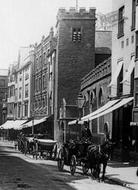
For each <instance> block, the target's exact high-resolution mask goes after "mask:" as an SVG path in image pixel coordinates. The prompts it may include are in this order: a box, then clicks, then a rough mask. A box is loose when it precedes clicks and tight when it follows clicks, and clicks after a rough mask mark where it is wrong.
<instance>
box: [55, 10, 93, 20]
mask: <svg viewBox="0 0 138 190" xmlns="http://www.w3.org/2000/svg"><path fill="white" fill-rule="evenodd" d="M95 11H96V8H95V7H91V8H89V10H88V11H87V10H86V8H84V7H81V8H79V10H76V8H75V7H70V9H69V10H67V9H65V8H60V9H59V10H58V14H57V21H59V20H61V19H81V18H82V19H95Z"/></svg>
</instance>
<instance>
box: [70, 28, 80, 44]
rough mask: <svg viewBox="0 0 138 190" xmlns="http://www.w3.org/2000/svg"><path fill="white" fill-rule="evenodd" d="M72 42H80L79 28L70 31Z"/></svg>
mask: <svg viewBox="0 0 138 190" xmlns="http://www.w3.org/2000/svg"><path fill="white" fill-rule="evenodd" d="M72 41H73V42H80V41H81V28H73V29H72Z"/></svg>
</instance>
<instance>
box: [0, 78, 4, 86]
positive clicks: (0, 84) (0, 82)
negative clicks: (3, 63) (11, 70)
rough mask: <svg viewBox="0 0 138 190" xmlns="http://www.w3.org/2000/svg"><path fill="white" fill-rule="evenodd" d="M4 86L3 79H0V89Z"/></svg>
mask: <svg viewBox="0 0 138 190" xmlns="http://www.w3.org/2000/svg"><path fill="white" fill-rule="evenodd" d="M4 86H5V80H4V79H1V80H0V87H4Z"/></svg>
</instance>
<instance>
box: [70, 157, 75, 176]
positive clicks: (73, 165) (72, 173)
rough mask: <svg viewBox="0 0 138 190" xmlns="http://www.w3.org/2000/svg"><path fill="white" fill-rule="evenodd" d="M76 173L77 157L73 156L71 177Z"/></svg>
mask: <svg viewBox="0 0 138 190" xmlns="http://www.w3.org/2000/svg"><path fill="white" fill-rule="evenodd" d="M75 171H76V156H75V155H72V157H71V161H70V172H71V175H74V173H75Z"/></svg>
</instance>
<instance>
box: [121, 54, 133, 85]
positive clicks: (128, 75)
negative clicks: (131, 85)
mask: <svg viewBox="0 0 138 190" xmlns="http://www.w3.org/2000/svg"><path fill="white" fill-rule="evenodd" d="M134 67H135V57H134V56H133V57H132V59H131V62H130V65H129V66H128V69H127V72H126V74H125V76H124V79H123V81H122V83H124V82H129V81H130V76H131V73H132V71H133V69H134Z"/></svg>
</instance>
